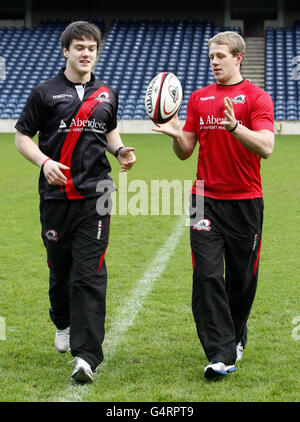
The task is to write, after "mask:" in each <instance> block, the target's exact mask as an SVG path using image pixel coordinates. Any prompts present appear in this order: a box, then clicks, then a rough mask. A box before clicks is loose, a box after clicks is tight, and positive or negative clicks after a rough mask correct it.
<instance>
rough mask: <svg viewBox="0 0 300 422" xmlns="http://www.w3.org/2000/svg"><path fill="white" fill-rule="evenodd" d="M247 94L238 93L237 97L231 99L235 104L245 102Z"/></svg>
mask: <svg viewBox="0 0 300 422" xmlns="http://www.w3.org/2000/svg"><path fill="white" fill-rule="evenodd" d="M245 97H246V96H245V95H237V96H236V97H234V98H230V101H231V102H232V103H233V104H244V102H245Z"/></svg>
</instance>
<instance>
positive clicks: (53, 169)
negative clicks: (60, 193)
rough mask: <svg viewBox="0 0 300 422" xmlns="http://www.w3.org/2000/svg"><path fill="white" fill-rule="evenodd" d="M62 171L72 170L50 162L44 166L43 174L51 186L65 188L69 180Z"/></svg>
mask: <svg viewBox="0 0 300 422" xmlns="http://www.w3.org/2000/svg"><path fill="white" fill-rule="evenodd" d="M61 170H70V168H69V167H67V166H65V165H64V164H61V163H59V162H58V161H54V160H48V161H47V162H46V163H45V164H44V165H43V172H44V175H45V177H46V180H47V182H48V183H49V185H58V186H63V185H65V184H66V183H67V178H66V176H65V175H64V174H63V173H62V171H61Z"/></svg>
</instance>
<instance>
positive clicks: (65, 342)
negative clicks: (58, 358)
mask: <svg viewBox="0 0 300 422" xmlns="http://www.w3.org/2000/svg"><path fill="white" fill-rule="evenodd" d="M54 344H55V347H56V349H57V350H58V351H59V352H60V353H66V352H68V351H69V350H70V327H68V328H65V329H64V330H57V331H56V334H55V340H54Z"/></svg>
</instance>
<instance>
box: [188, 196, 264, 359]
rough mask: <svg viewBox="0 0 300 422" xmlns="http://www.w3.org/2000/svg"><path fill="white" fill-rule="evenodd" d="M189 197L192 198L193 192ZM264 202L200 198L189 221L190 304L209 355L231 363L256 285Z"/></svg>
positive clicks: (261, 200)
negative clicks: (199, 209)
mask: <svg viewBox="0 0 300 422" xmlns="http://www.w3.org/2000/svg"><path fill="white" fill-rule="evenodd" d="M191 200H192V204H193V203H195V196H193V195H192V197H191ZM263 207H264V205H263V199H262V198H256V199H245V200H216V199H211V198H204V216H203V218H201V219H200V220H199V221H197V220H195V221H196V222H195V224H193V225H191V228H190V242H191V249H192V258H193V268H194V269H193V293H192V310H193V315H194V320H195V323H196V328H197V333H198V337H199V339H200V342H201V344H202V346H203V348H204V351H205V354H206V356H207V358H208V360H209V361H212V362H218V361H221V362H223V363H225V364H226V365H232V364H234V363H235V360H236V345H237V343H238V342H239V341H240V340H243V341H244V344H245V342H246V338H245V336H246V330H247V326H246V323H247V319H248V317H249V314H250V310H251V307H252V303H253V300H254V297H255V292H256V286H257V277H258V263H259V254H260V245H261V235H262V223H263ZM224 264H225V265H224ZM224 266H225V268H224ZM243 337H244V338H243Z"/></svg>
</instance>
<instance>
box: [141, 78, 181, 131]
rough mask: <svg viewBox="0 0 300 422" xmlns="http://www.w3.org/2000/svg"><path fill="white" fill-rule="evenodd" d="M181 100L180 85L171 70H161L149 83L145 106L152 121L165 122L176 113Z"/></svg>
mask: <svg viewBox="0 0 300 422" xmlns="http://www.w3.org/2000/svg"><path fill="white" fill-rule="evenodd" d="M181 102H182V86H181V83H180V81H179V79H178V78H177V77H176V76H175V75H174V74H173V73H171V72H161V73H159V74H158V75H156V76H155V78H153V79H152V81H151V82H150V83H149V85H148V87H147V91H146V95H145V108H146V111H147V114H148V116H149V117H150V119H151V120H153V122H154V123H166V122H167V121H168V120H170V119H172V117H173V116H174V114H176V113H177V111H178V110H179V108H180V106H181Z"/></svg>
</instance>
